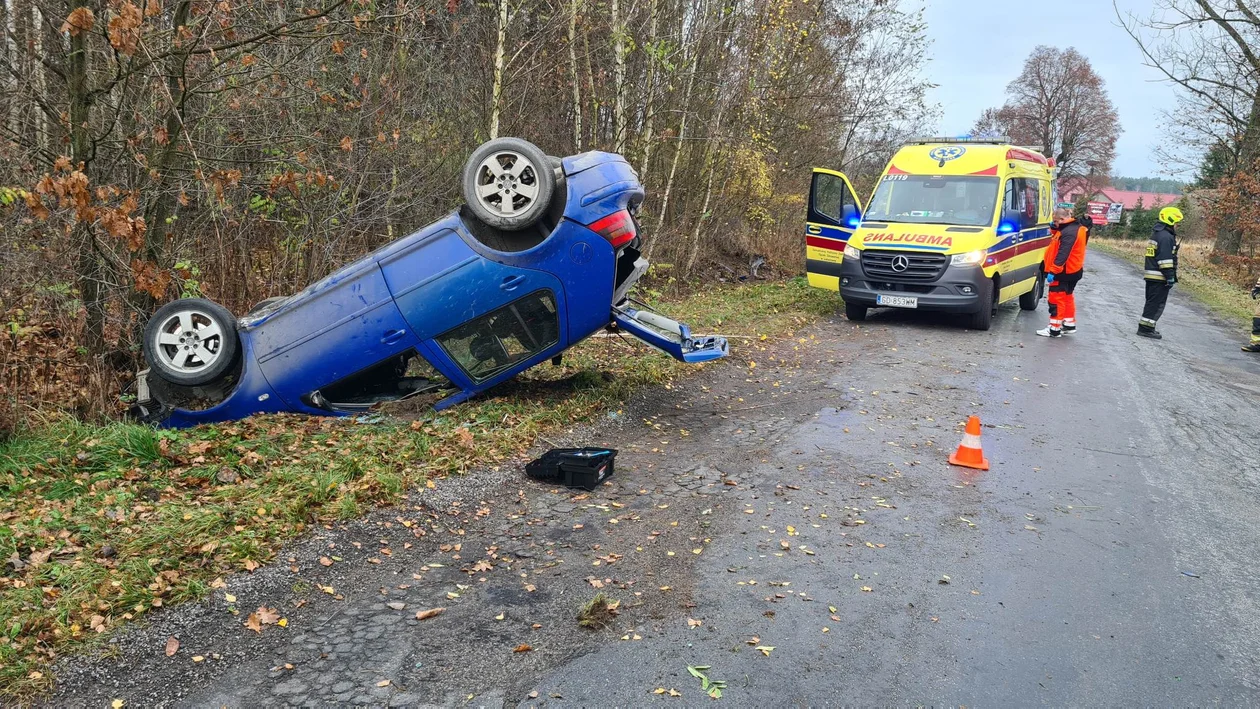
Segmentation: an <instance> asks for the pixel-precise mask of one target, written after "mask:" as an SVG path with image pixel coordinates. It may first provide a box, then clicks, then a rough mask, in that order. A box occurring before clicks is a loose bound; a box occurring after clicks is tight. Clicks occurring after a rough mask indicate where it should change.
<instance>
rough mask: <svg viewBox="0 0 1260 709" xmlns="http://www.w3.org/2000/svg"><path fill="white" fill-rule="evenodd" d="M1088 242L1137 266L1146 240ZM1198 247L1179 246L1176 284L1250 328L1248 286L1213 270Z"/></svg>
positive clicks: (1251, 303) (1251, 311)
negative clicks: (1239, 284)
mask: <svg viewBox="0 0 1260 709" xmlns="http://www.w3.org/2000/svg"><path fill="white" fill-rule="evenodd" d="M1089 246H1090V248H1096V249H1099V250H1100V251H1103V252H1104V253H1108V254H1111V255H1112V256H1118V257H1120V258H1122V259H1124V260H1126V261H1129V262H1131V263H1135V264H1138V265H1139V266H1140V265H1142V263H1143V262H1144V260H1145V258H1146V242H1145V241H1140V240H1132V239H1100V238H1091V239H1090V240H1089ZM1203 247H1209V248H1210V245H1208V244H1204V245H1203ZM1200 248H1201V247H1200V246H1199V245H1198V244H1191V245H1187V246H1183V247H1182V257H1181V259H1180V261H1179V263H1178V264H1177V285H1178V286H1180V287H1182V288H1185V290H1186V292H1187V293H1189V294H1190V295H1191V296H1192V297H1193V298H1194V299H1195V300H1197V301H1199V302H1200V303H1203V304H1204V305H1205V306H1207V308H1208V309H1209V310H1211V311H1212V312H1214V313H1216V314H1217V315H1219V316H1220V317H1222V318H1224V319H1226V320H1229V321H1230V322H1232V323H1235V324H1237V325H1240V326H1242V327H1244V328H1246V330H1247V331H1248V332H1250V331H1251V317H1252V315H1253V314H1254V313H1255V308H1256V304H1255V301H1253V300H1252V299H1251V295H1250V294H1249V290H1248V289H1246V288H1239V287H1238V286H1237V285H1235V284H1234V283H1231V282H1230V281H1228V280H1226V279H1224V278H1222V277H1220V276H1218V275H1216V274H1213V273H1212V272H1211V270H1210V266H1208V265H1207V264H1206V259H1205V258H1199V256H1201V254H1198V253H1197V251H1198V250H1200Z"/></svg>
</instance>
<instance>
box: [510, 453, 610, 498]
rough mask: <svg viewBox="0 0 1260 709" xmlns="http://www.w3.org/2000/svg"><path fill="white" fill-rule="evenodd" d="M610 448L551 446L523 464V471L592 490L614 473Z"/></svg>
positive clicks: (540, 477)
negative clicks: (538, 456) (537, 456)
mask: <svg viewBox="0 0 1260 709" xmlns="http://www.w3.org/2000/svg"><path fill="white" fill-rule="evenodd" d="M616 457H617V451H615V450H613V449H611V448H553V449H551V450H549V451H547V452H546V453H544V454H543V455H542V457H541V458H538V459H536V460H532V461H530V462H529V463H527V464H526V465H525V474H526V475H528V476H530V477H531V478H534V479H535V480H542V481H543V482H549V483H558V484H561V485H564V486H565V487H578V488H582V489H583V490H594V489H595V488H596V487H598V486H599V484H600V483H602V482H603V481H605V480H607V479H608V478H609V477H611V476H612V474H613V459H615V458H616Z"/></svg>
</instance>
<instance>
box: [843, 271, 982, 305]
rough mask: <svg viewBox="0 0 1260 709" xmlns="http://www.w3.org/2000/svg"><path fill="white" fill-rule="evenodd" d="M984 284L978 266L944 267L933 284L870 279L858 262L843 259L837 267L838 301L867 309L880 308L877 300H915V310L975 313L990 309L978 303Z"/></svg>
mask: <svg viewBox="0 0 1260 709" xmlns="http://www.w3.org/2000/svg"><path fill="white" fill-rule="evenodd" d="M986 280H988V279H987V278H986V277H985V275H984V269H982V268H980V267H979V266H946V267H945V270H944V271H942V272H941V275H940V276H939V277H937V278H936V280H934V281H931V282H927V283H925V282H924V281H922V280H911V279H896V278H893V277H888V276H879V277H877V278H876V277H871V276H867V275H866V273H865V272H864V271H863V270H862V265H861V262H860V261H856V260H854V259H845V260H844V263H842V264H841V265H840V297H842V298H844V301H845V302H846V303H853V304H855V305H863V306H867V307H870V308H879V307H884V306H881V305H879V304H878V303H877V302H876V301H877V298H878V296H881V295H889V296H900V297H911V298H917V299H918V308H916V310H931V311H936V312H943V313H975V312H979V311H980V310H981V309H982V308H986V307H990V305H989V304H988V303H982V302H981V301H980V293H982V292H983V289H982V287H981V286H982V284H983V283H984V282H985V281H986Z"/></svg>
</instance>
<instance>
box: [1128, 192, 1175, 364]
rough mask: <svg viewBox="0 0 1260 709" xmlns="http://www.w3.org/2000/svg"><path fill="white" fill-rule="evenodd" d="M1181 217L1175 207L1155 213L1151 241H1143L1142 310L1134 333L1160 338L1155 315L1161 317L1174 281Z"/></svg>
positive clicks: (1165, 208) (1157, 319) (1157, 317)
mask: <svg viewBox="0 0 1260 709" xmlns="http://www.w3.org/2000/svg"><path fill="white" fill-rule="evenodd" d="M1184 218H1185V217H1183V216H1182V214H1181V210H1180V209H1177V208H1176V207H1164V208H1163V209H1161V210H1159V222H1158V223H1157V224H1156V225H1155V230H1154V231H1153V232H1151V240H1150V241H1148V242H1146V265H1145V267H1144V268H1145V272H1144V274H1143V275H1144V277H1145V278H1146V307H1145V308H1142V319H1141V320H1139V321H1138V331H1137V334H1139V335H1141V336H1142V337H1150V338H1152V339H1155V340H1158V339H1161V338H1162V337H1163V335H1161V334H1159V331H1158V330H1156V329H1155V325H1156V323H1158V322H1159V316H1160V315H1163V314H1164V306H1165V305H1167V304H1168V292H1169V291H1170V290H1172V287H1173V284H1175V283H1176V282H1177V249H1179V248H1180V247H1181V245H1180V244H1179V243H1177V223H1178V222H1180V221H1181V220H1182V219H1184Z"/></svg>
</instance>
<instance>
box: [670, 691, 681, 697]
mask: <svg viewBox="0 0 1260 709" xmlns="http://www.w3.org/2000/svg"><path fill="white" fill-rule="evenodd" d="M669 696H671V697H681V696H682V692H680V691H678V690H677V689H671V690H669Z"/></svg>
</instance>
